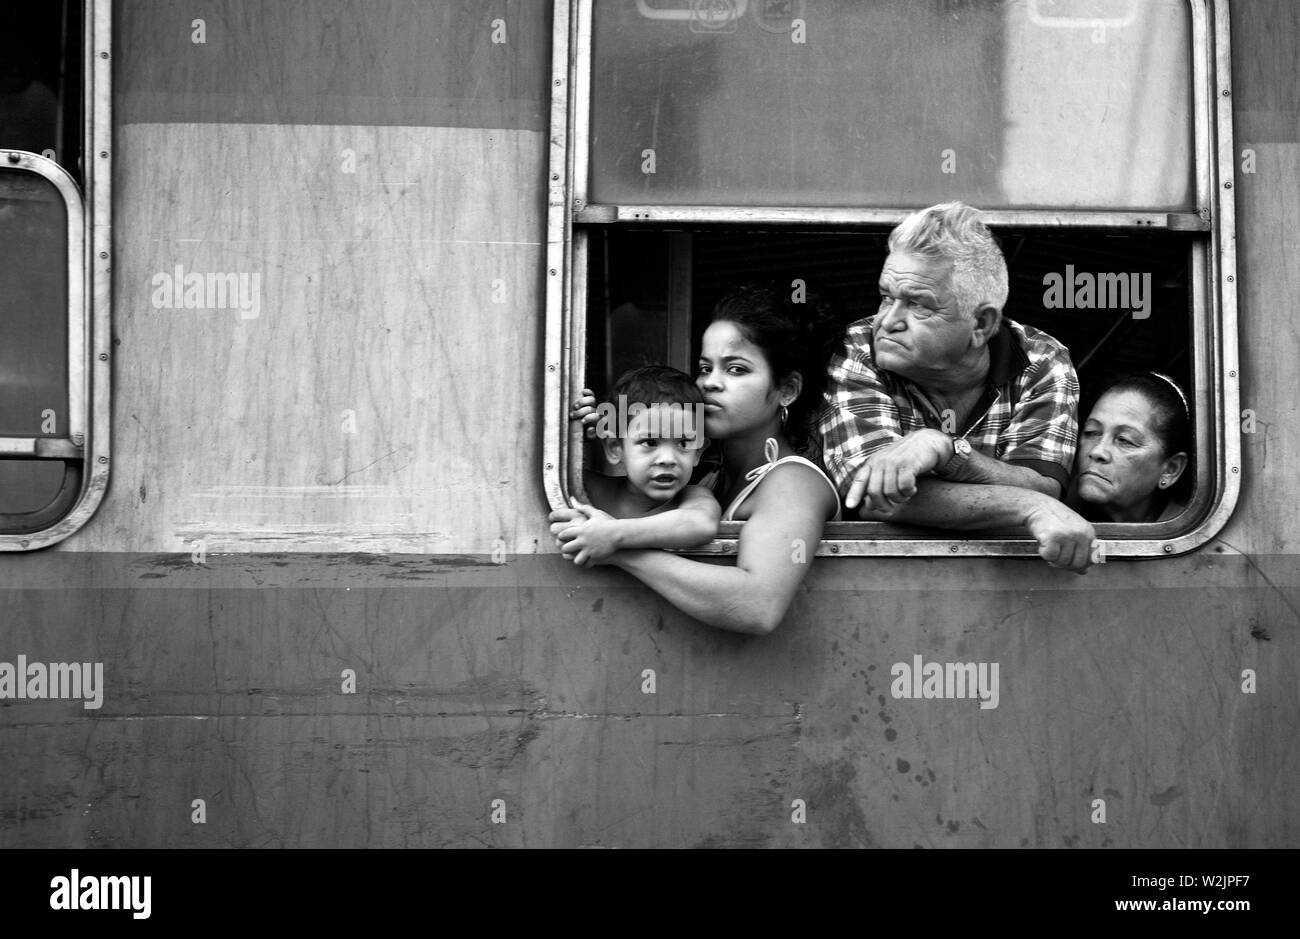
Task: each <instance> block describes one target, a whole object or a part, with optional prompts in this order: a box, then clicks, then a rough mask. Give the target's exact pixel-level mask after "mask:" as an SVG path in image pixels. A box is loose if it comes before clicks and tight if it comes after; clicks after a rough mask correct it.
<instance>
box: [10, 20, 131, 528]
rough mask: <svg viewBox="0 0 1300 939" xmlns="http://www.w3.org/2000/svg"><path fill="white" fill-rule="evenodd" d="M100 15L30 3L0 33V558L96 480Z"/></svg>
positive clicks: (64, 511) (104, 443) (105, 206)
mask: <svg viewBox="0 0 1300 939" xmlns="http://www.w3.org/2000/svg"><path fill="white" fill-rule="evenodd" d="M110 17H111V9H110V4H109V3H108V2H106V0H86V2H78V0H62V2H56V3H44V4H32V5H28V7H26V8H25V9H24V14H23V17H22V19H21V21H15V22H14V24H13V25H12V26H11V27H10V28H9V29H7V30H5V32H4V33H3V37H2V38H0V551H5V550H7V551H15V550H16V551H21V550H32V549H35V548H41V547H45V546H46V545H49V544H53V543H54V542H56V541H59V540H61V539H63V538H66V537H67V536H68V535H70V534H72V532H74V531H76V530H77V528H79V527H80V526H81V525H82V524H84V523H85V521H86V520H87V519H88V518H89V517H90V515H91V514H92V513H93V512H94V510H95V508H96V507H97V506H98V504H99V502H100V500H101V499H102V497H103V493H104V489H105V485H106V482H107V473H108V465H107V464H108V443H109V441H108V413H109V412H108V377H109V362H108V352H109V347H108V343H109V327H108V316H109V307H108V291H109V271H110V267H109V260H110V259H109V251H110V246H109V219H110V216H109V174H110V168H109V167H110V163H109V161H110V157H111V152H110V147H111V139H110V135H109V75H110V68H111V61H110V59H109V28H110V22H111V19H110ZM20 23H21V25H19V24H20Z"/></svg>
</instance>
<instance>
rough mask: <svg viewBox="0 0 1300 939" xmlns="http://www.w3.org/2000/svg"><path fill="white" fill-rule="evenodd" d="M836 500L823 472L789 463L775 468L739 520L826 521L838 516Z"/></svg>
mask: <svg viewBox="0 0 1300 939" xmlns="http://www.w3.org/2000/svg"><path fill="white" fill-rule="evenodd" d="M836 501H837V500H836V497H835V494H834V491H833V490H832V488H831V486H830V484H829V480H827V478H826V476H825V475H824V474H823V473H822V472H821V470H819V469H817V468H815V467H813V466H810V465H808V464H807V463H803V462H799V461H795V460H789V461H787V462H784V463H781V464H780V465H778V466H774V467H772V468H771V469H770V470H768V471H767V474H766V475H765V476H764V477H763V481H762V482H761V483H760V484H759V485H758V488H756V489H755V490H754V491H753V492H752V493H750V496H749V498H748V499H746V500H745V502H744V504H743V505H741V506H740V508H739V509H738V510H737V512H736V516H735V520H736V521H738V522H743V521H747V520H748V519H750V518H753V517H754V516H755V515H757V514H758V513H760V512H761V513H763V514H764V515H769V514H771V515H774V516H775V515H783V516H787V517H790V516H797V517H801V518H813V519H820V520H825V519H827V518H829V517H830V516H831V515H833V514H834V512H835V509H836V507H837V505H836Z"/></svg>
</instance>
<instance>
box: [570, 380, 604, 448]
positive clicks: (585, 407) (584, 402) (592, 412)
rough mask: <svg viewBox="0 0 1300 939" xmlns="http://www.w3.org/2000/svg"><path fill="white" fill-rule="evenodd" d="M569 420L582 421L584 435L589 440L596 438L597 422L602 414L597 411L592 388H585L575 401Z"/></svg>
mask: <svg viewBox="0 0 1300 939" xmlns="http://www.w3.org/2000/svg"><path fill="white" fill-rule="evenodd" d="M569 420H571V421H582V432H583V435H584V436H586V437H587V439H589V440H593V439H595V437H596V422H597V421H598V420H600V415H599V414H597V413H596V396H595V395H594V394H592V393H591V389H590V388H583V389H582V394H581V395H580V396H579V397H578V400H577V401H575V402H573V409H572V410H571V411H569Z"/></svg>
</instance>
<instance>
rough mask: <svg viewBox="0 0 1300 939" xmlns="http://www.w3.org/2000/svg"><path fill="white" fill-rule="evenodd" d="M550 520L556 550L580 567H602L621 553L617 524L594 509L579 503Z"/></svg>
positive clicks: (611, 518) (608, 516) (614, 520)
mask: <svg viewBox="0 0 1300 939" xmlns="http://www.w3.org/2000/svg"><path fill="white" fill-rule="evenodd" d="M550 519H551V534H553V535H554V536H555V545H556V547H558V548H559V549H560V553H561V554H563V555H564V556H565V557H566V558H568V559H569V560H571V561H572V562H573V563H574V564H577V565H578V566H579V567H591V566H592V565H595V564H603V563H605V561H607V560H608V559H609V558H610V557H612V556H613V555H614V553H615V552H616V551H618V549H619V543H618V534H617V524H618V520H617V519H616V518H614V517H613V516H612V515H609V514H608V513H606V512H602V511H601V510H600V509H598V508H596V507H594V506H590V505H582V504H581V503H579V504H578V505H577V506H576V507H575V508H572V509H559V510H557V511H555V512H552V513H551V515H550Z"/></svg>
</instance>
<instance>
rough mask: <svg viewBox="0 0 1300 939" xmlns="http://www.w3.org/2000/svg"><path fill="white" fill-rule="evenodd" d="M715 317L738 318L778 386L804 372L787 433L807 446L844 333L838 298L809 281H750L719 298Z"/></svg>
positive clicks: (794, 444) (792, 440) (729, 320)
mask: <svg viewBox="0 0 1300 939" xmlns="http://www.w3.org/2000/svg"><path fill="white" fill-rule="evenodd" d="M711 322H714V323H717V322H727V323H734V324H735V325H736V329H738V330H739V331H740V334H741V335H742V336H744V337H745V338H746V339H747V340H749V341H750V342H752V343H753V344H754V345H756V346H758V347H759V348H760V349H762V350H763V354H764V355H765V356H766V357H767V364H768V366H769V367H770V368H771V369H772V376H773V378H774V379H775V381H776V383H777V385H778V386H779V385H780V384H781V383H782V382H784V381H785V380H786V379H787V378H789V377H790V375H791V374H792V373H793V372H798V373H799V375H800V376H801V377H802V378H803V387H802V390H801V391H800V392H799V397H798V398H796V399H795V400H794V401H793V402H792V403H791V404H790V405H789V407H788V409H789V418H788V420H787V421H786V425H785V434H786V437H787V439H788V440H789V441H790V446H792V447H794V448H795V449H796V450H800V451H806V450H808V449H809V446H810V445H811V443H812V440H813V431H814V418H815V415H816V413H817V410H818V408H819V407H820V406H821V393H822V386H823V385H824V384H825V379H826V363H827V362H828V361H829V360H830V355H831V352H832V351H834V348H835V347H836V345H837V343H838V340H839V339H840V336H841V334H842V333H843V327H842V326H841V325H840V324H839V321H838V318H837V317H836V314H835V307H834V304H833V303H832V302H831V301H830V299H829V298H828V297H827V296H826V295H825V294H823V293H820V292H818V291H814V290H811V289H808V288H807V287H801V286H798V285H796V286H795V287H791V288H778V287H775V286H772V285H756V284H747V285H745V286H743V287H738V288H737V289H736V290H734V291H732V292H731V293H729V294H727V295H726V296H725V297H723V298H722V299H721V300H719V301H718V303H717V305H716V306H714V308H713V318H712V320H711Z"/></svg>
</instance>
